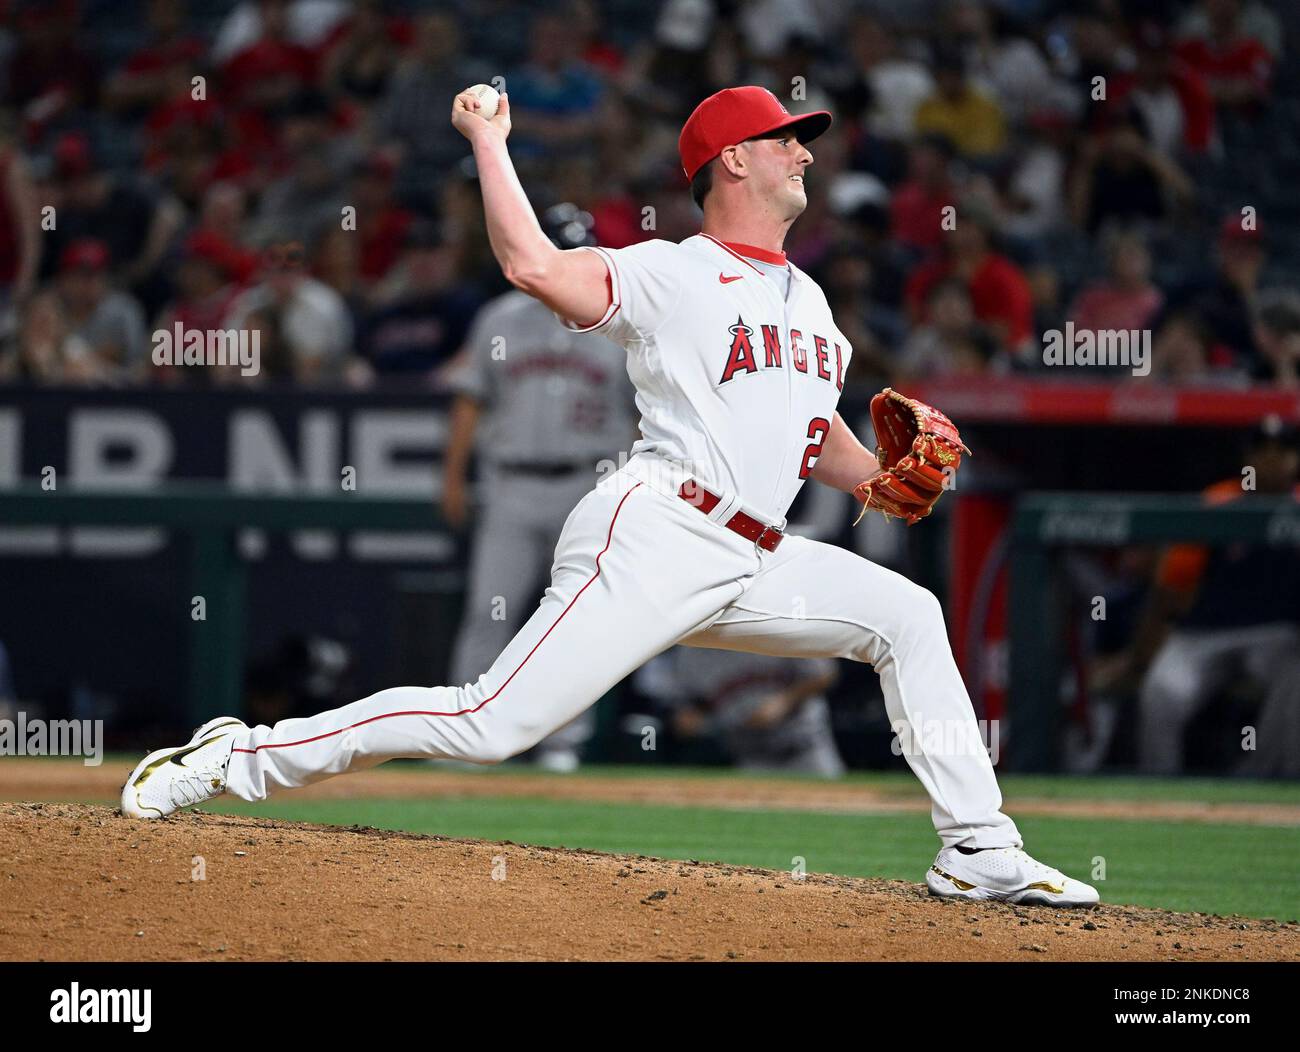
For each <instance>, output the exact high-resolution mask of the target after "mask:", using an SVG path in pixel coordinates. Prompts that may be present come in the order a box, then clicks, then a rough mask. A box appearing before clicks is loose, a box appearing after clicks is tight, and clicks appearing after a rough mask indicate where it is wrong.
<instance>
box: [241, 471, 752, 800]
mask: <svg viewBox="0 0 1300 1052" xmlns="http://www.w3.org/2000/svg"><path fill="white" fill-rule="evenodd" d="M676 504H677V506H674V505H673V503H672V502H671V501H670V500H669V499H668V498H666V497H664V496H662V495H660V494H658V493H655V492H654V491H652V490H650V489H649V488H648V487H646V486H644V485H641V484H639V483H635V482H634V481H632V480H627V479H622V478H620V479H619V480H618V481H617V484H613V485H609V486H602V487H601V488H600V489H598V490H596V491H595V492H592V493H590V494H588V496H587V497H585V498H584V499H583V501H582V503H581V504H580V505H579V506H578V508H577V509H576V510H575V512H574V514H573V516H572V517H571V519H570V521H569V523H568V525H567V527H566V528H565V531H564V534H563V536H562V537H561V540H560V543H559V545H558V546H557V548H556V562H555V567H554V571H553V575H552V581H551V586H550V588H549V589H547V592H546V595H545V597H544V598H543V599H542V603H541V605H540V607H539V608H538V609H537V611H536V613H534V614H533V616H532V617H531V618H530V619H529V621H528V622H527V624H525V625H524V627H523V628H522V629H520V631H519V634H518V635H516V636H515V638H514V639H513V640H512V641H511V642H510V644H509V645H508V646H507V647H506V649H505V650H504V651H503V652H502V654H501V656H500V657H499V658H498V659H497V660H496V662H494V663H493V665H492V668H491V669H490V670H489V671H488V672H487V673H486V674H485V675H484V676H482V677H481V678H480V679H479V680H478V681H477V682H475V683H472V684H469V685H468V686H466V687H394V688H392V689H390V690H382V691H380V692H379V693H378V694H372V695H371V696H370V697H368V698H364V699H362V700H361V701H357V702H354V703H352V704H351V705H345V706H343V707H342V708H339V709H334V710H332V711H330V712H324V713H321V714H319V715H316V716H311V717H308V718H306V719H294V720H283V721H281V722H280V723H277V724H276V725H275V726H274V727H267V726H261V727H256V728H254V729H252V730H251V731H248V732H246V733H240V734H237V735H236V736H235V740H234V749H233V751H232V753H231V757H230V763H229V766H228V768H227V772H226V789H227V791H228V792H231V793H233V794H234V795H236V796H239V797H242V798H243V799H245V800H260V799H262V798H264V797H265V796H267V795H268V794H269V793H271V792H274V791H276V790H277V789H285V788H295V787H299V786H304V785H309V784H311V783H312V782H316V781H320V780H321V779H324V778H328V777H331V776H332V775H336V774H342V773H344V772H346V771H355V770H360V769H364V768H367V767H373V766H375V765H377V764H380V763H383V762H384V761H385V760H390V759H394V758H397V757H423V758H451V759H459V760H469V761H471V762H475V763H497V762H500V761H501V760H504V759H506V758H507V757H509V756H513V755H515V754H516V753H519V752H522V751H524V750H525V749H528V748H530V747H531V746H533V745H535V744H536V743H537V742H538V741H540V740H541V739H542V738H544V737H545V736H546V735H547V734H549V733H550V732H551V731H553V730H555V729H556V728H558V727H560V726H562V725H564V724H565V723H568V722H569V721H570V720H572V719H573V718H574V717H575V716H577V715H578V713H580V712H582V711H583V710H584V709H585V708H587V707H588V706H589V705H591V704H592V703H593V702H594V701H595V700H596V699H597V698H599V697H600V696H601V695H602V694H604V693H605V691H607V690H608V689H609V688H610V687H611V686H613V685H614V684H615V683H617V682H618V681H619V680H620V679H622V678H623V676H625V675H626V674H627V673H629V672H631V671H632V670H633V669H635V668H636V667H638V666H639V665H641V664H642V663H644V662H645V661H647V660H648V659H649V658H650V657H652V656H653V655H655V654H657V653H659V652H660V651H661V650H663V649H665V648H666V647H668V646H669V645H670V644H672V643H673V642H675V641H676V640H677V639H678V638H680V637H681V636H682V635H684V634H686V633H687V632H689V631H692V630H694V629H695V628H697V627H698V626H700V625H701V624H702V623H704V622H706V621H707V620H709V619H711V618H712V617H713V616H714V615H715V614H716V613H717V611H719V610H721V609H722V608H723V607H725V606H726V605H727V604H728V603H729V602H730V601H731V600H733V599H735V598H736V597H737V596H738V595H739V594H740V592H741V587H740V586H739V585H738V584H737V583H736V580H737V578H739V577H740V576H742V575H743V574H745V573H747V572H749V571H750V570H752V568H753V566H754V565H755V561H754V557H753V546H752V545H746V544H745V543H734V542H736V541H737V540H738V539H737V538H736V537H735V535H733V534H730V533H727V532H726V531H723V530H721V529H720V528H719V527H717V526H715V525H714V524H713V523H711V522H709V521H708V520H707V519H706V518H705V517H704V516H702V515H700V513H699V512H698V511H696V510H694V509H693V508H690V507H689V506H688V505H686V504H685V503H684V502H681V501H679V502H676Z"/></svg>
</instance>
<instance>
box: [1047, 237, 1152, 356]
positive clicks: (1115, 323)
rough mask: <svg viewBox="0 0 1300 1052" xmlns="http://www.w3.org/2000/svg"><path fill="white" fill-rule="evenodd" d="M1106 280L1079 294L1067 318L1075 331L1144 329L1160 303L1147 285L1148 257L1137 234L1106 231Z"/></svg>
mask: <svg viewBox="0 0 1300 1052" xmlns="http://www.w3.org/2000/svg"><path fill="white" fill-rule="evenodd" d="M1104 249H1105V253H1106V269H1107V276H1106V277H1105V278H1103V279H1102V280H1101V281H1096V282H1093V283H1092V284H1091V285H1088V286H1087V287H1086V288H1084V289H1082V290H1081V291H1080V292H1079V295H1078V296H1077V297H1076V298H1075V300H1074V303H1073V304H1071V306H1070V309H1069V312H1068V314H1067V317H1068V318H1069V320H1070V321H1072V322H1074V326H1075V328H1076V329H1092V330H1095V331H1100V330H1112V329H1123V330H1132V329H1145V328H1147V326H1148V325H1150V324H1151V320H1152V319H1153V318H1154V317H1155V316H1156V314H1157V312H1158V311H1159V310H1160V307H1161V305H1162V304H1163V303H1164V295H1163V293H1161V291H1160V290H1159V289H1158V288H1156V286H1155V285H1154V284H1153V283H1152V281H1151V253H1150V252H1149V251H1147V246H1146V242H1145V241H1144V240H1143V238H1142V236H1141V235H1140V234H1137V233H1134V232H1132V231H1120V230H1112V231H1110V232H1109V233H1108V234H1107V236H1106V238H1105V240H1104Z"/></svg>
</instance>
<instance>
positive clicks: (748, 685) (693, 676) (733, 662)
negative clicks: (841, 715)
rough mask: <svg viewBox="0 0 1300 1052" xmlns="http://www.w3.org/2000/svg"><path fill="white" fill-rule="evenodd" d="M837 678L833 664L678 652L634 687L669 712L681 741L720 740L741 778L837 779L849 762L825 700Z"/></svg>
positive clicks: (648, 668) (655, 665) (655, 664)
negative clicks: (760, 774) (842, 752)
mask: <svg viewBox="0 0 1300 1052" xmlns="http://www.w3.org/2000/svg"><path fill="white" fill-rule="evenodd" d="M838 678H839V673H838V670H837V669H836V666H835V662H834V661H832V660H830V659H829V658H816V659H813V658H785V657H769V656H767V655H764V654H744V653H741V652H739V651H730V650H702V649H699V648H697V647H673V648H672V649H671V650H669V651H668V652H667V653H665V654H663V655H661V656H659V657H657V658H655V659H654V660H653V661H652V662H651V663H650V664H649V665H647V666H646V667H645V669H644V670H643V672H642V673H638V677H637V684H638V687H639V688H640V689H641V690H642V691H643V692H644V693H646V694H648V695H650V696H651V697H653V698H655V699H656V700H658V701H659V702H661V703H662V704H664V705H665V706H667V707H668V708H669V709H670V710H671V720H672V727H673V731H674V732H675V733H676V734H678V735H680V736H681V737H683V738H700V737H703V736H706V735H710V736H713V737H716V738H717V739H718V741H719V743H720V744H721V745H722V747H723V749H725V750H726V752H727V754H728V755H729V756H730V757H731V759H732V761H733V762H734V763H735V765H736V766H737V767H739V768H740V769H741V770H744V771H754V772H782V773H789V774H810V775H816V776H818V777H820V778H838V777H840V776H841V775H842V774H844V761H843V760H842V759H841V758H840V752H839V749H838V748H837V747H836V745H835V735H834V733H833V732H832V730H831V707H830V703H829V702H828V701H827V700H826V692H827V691H828V690H829V689H830V688H831V687H832V686H834V684H835V681H836V679H838Z"/></svg>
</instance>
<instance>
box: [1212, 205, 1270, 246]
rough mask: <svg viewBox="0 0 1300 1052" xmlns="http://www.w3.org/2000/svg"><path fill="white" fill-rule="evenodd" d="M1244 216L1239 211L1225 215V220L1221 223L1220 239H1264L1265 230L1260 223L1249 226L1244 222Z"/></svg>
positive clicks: (1254, 240)
mask: <svg viewBox="0 0 1300 1052" xmlns="http://www.w3.org/2000/svg"><path fill="white" fill-rule="evenodd" d="M1243 219H1244V217H1243V216H1242V215H1241V213H1239V212H1233V213H1231V214H1230V215H1227V216H1224V218H1223V222H1222V223H1220V224H1219V240H1221V241H1244V242H1260V241H1263V239H1264V231H1263V230H1261V229H1260V227H1259V223H1258V222H1256V223H1255V225H1254V226H1250V227H1247V226H1246V225H1245V223H1244V222H1243Z"/></svg>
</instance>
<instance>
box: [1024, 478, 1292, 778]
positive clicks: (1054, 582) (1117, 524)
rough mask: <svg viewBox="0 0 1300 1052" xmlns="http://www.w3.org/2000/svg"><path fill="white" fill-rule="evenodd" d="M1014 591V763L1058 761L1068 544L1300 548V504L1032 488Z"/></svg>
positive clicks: (1039, 767) (1046, 766)
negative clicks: (1063, 571) (1214, 502)
mask: <svg viewBox="0 0 1300 1052" xmlns="http://www.w3.org/2000/svg"><path fill="white" fill-rule="evenodd" d="M1011 539H1012V540H1011V554H1010V593H1009V596H1008V601H1009V610H1008V628H1009V639H1008V644H1009V645H1008V650H1009V654H1008V658H1009V664H1010V668H1009V700H1008V706H1007V715H1008V718H1009V723H1010V726H1009V727H1008V728H1007V730H1008V739H1009V743H1008V744H1009V753H1010V759H1011V765H1012V766H1013V767H1014V768H1015V769H1016V770H1018V771H1050V770H1057V769H1059V764H1058V762H1057V761H1058V751H1059V748H1060V742H1061V729H1062V721H1063V717H1064V709H1063V706H1062V704H1061V700H1060V670H1061V668H1062V667H1063V662H1064V654H1063V648H1064V641H1065V638H1066V633H1065V631H1064V625H1065V619H1066V618H1068V617H1071V616H1078V614H1079V611H1071V610H1070V609H1069V608H1068V601H1067V599H1066V596H1065V589H1064V588H1063V587H1062V583H1061V580H1060V575H1059V573H1058V572H1057V570H1058V563H1059V558H1058V557H1059V555H1060V553H1061V552H1062V551H1063V550H1064V549H1066V548H1069V547H1093V548H1095V547H1120V546H1125V545H1130V544H1159V543H1169V542H1176V541H1183V542H1197V543H1203V544H1209V545H1219V544H1228V543H1245V544H1259V545H1268V546H1274V547H1282V546H1290V547H1295V546H1300V505H1297V504H1296V502H1295V501H1294V500H1291V499H1288V498H1286V497H1264V496H1259V495H1256V494H1250V495H1245V496H1243V497H1242V499H1241V500H1238V501H1235V502H1233V503H1232V504H1228V505H1221V506H1214V507H1210V506H1207V505H1206V504H1205V503H1204V501H1203V500H1202V499H1201V498H1200V497H1199V496H1185V495H1177V496H1174V495H1166V494H1159V495H1157V494H1106V495H1100V494H1097V495H1081V494H1077V493H1031V494H1026V495H1024V496H1022V497H1021V498H1020V499H1019V501H1018V502H1017V504H1016V510H1015V514H1014V517H1013V519H1012V525H1011Z"/></svg>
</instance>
